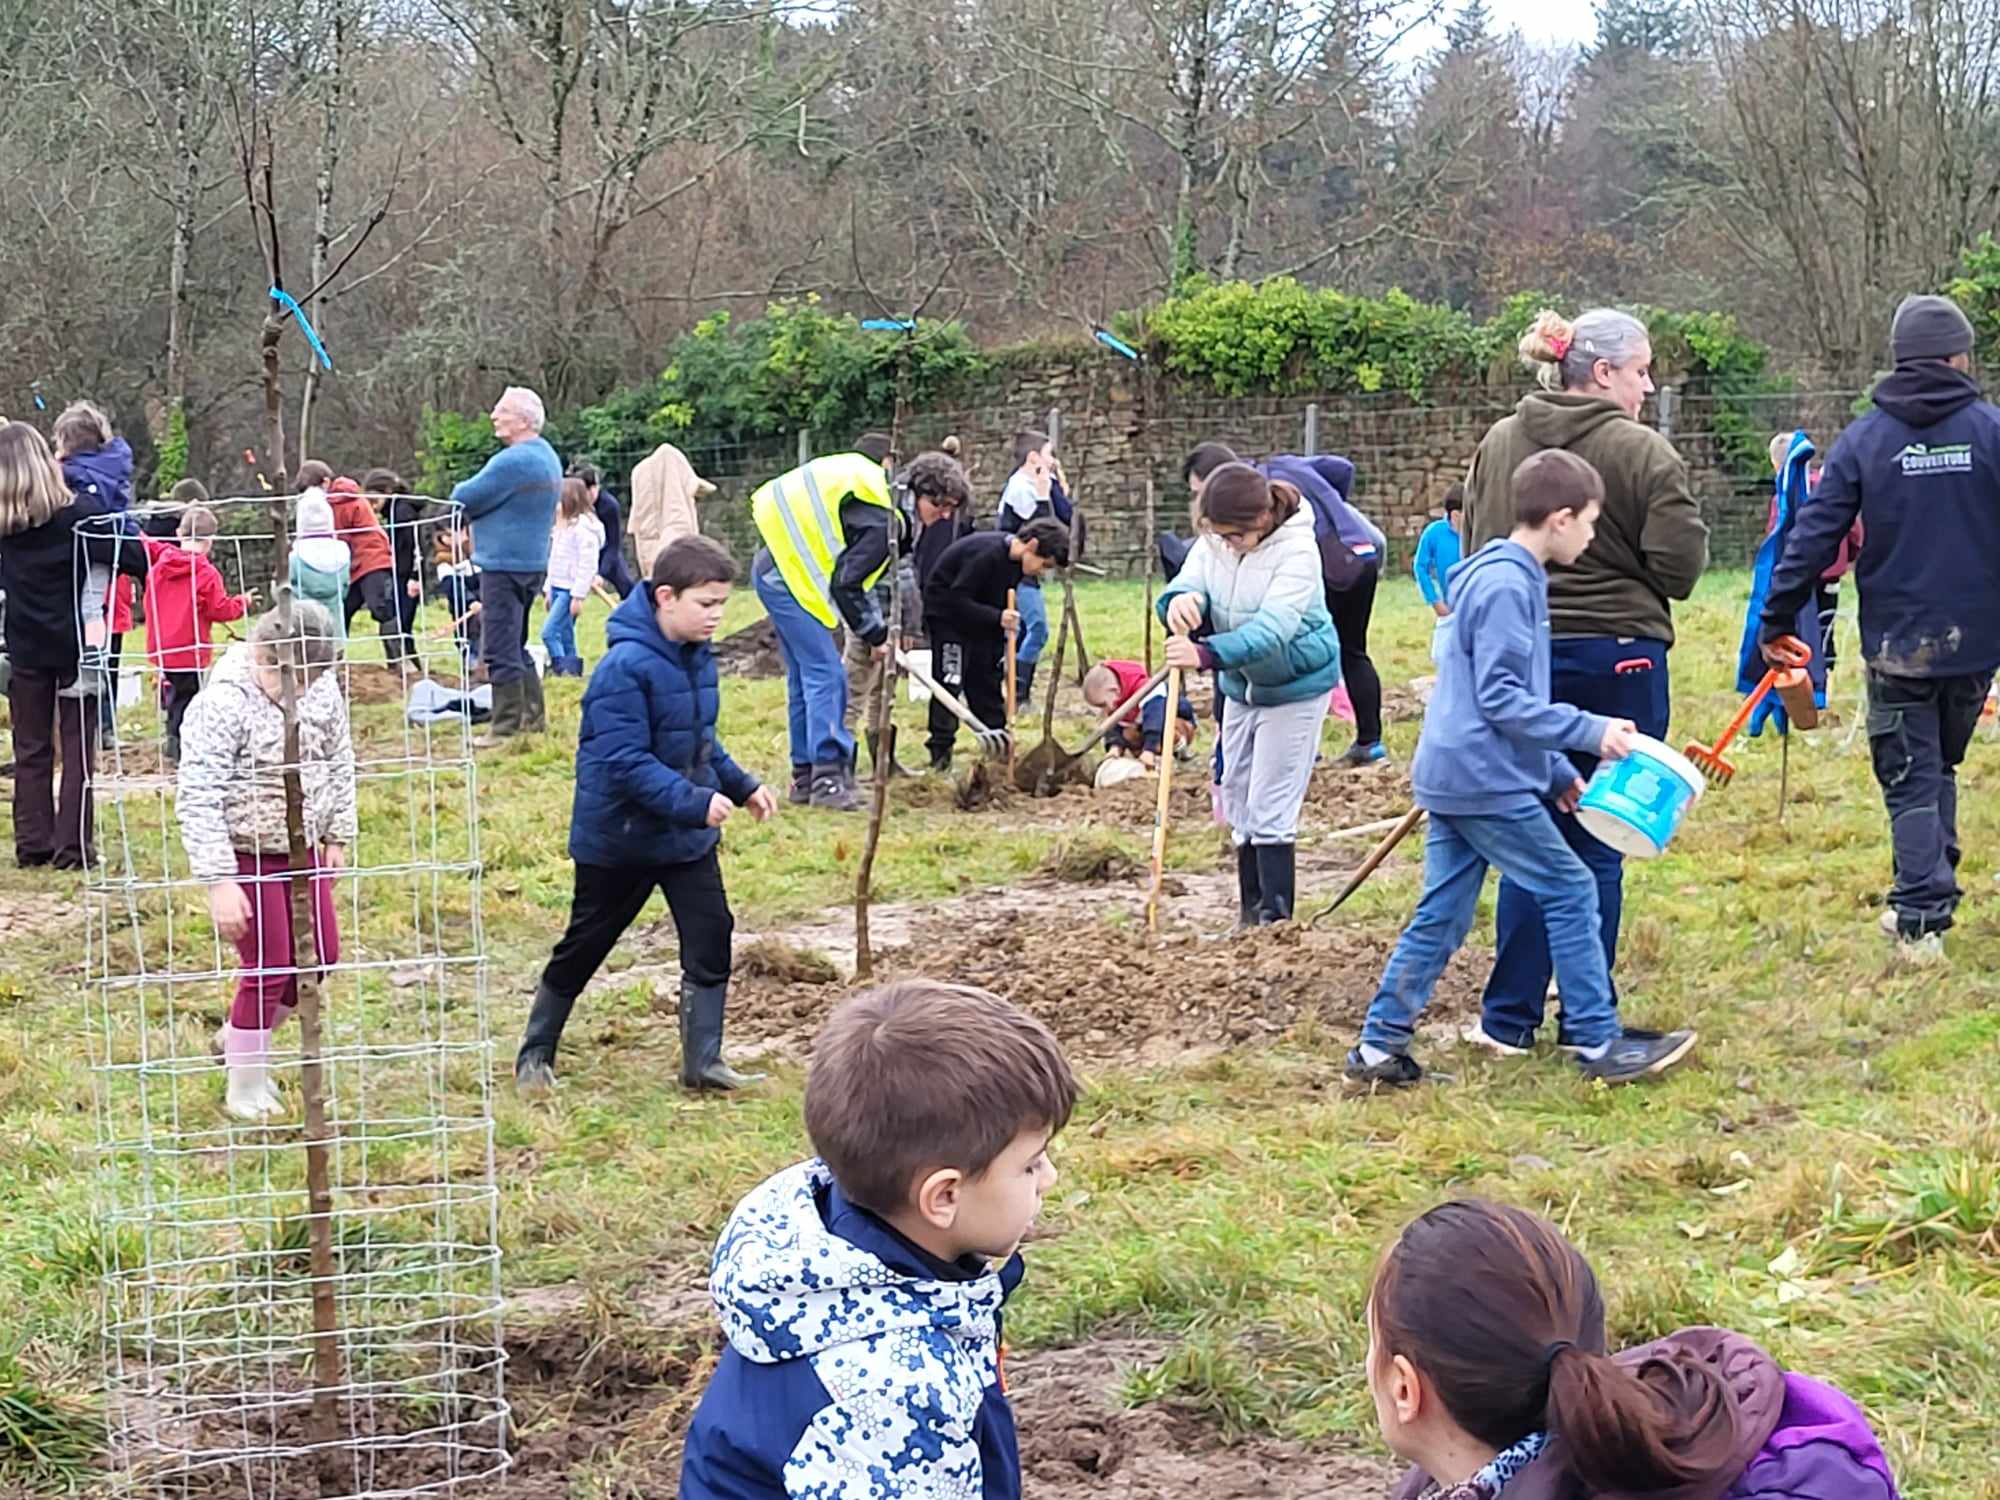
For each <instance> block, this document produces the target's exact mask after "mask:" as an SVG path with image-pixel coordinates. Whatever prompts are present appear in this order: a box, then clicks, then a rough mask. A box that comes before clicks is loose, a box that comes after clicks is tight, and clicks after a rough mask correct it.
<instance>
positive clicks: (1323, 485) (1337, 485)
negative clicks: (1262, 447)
mask: <svg viewBox="0 0 2000 1500" xmlns="http://www.w3.org/2000/svg"><path fill="white" fill-rule="evenodd" d="M1257 467H1258V468H1259V469H1260V470H1261V471H1262V472H1263V475H1264V477H1265V478H1266V479H1279V480H1283V481H1284V482H1285V483H1286V484H1289V485H1290V486H1291V487H1292V488H1293V489H1295V490H1297V491H1298V492H1299V495H1300V496H1301V498H1303V499H1304V500H1305V502H1306V504H1307V505H1309V506H1310V507H1312V514H1313V535H1314V538H1315V540H1317V541H1318V543H1319V554H1320V572H1321V574H1322V575H1323V576H1324V577H1325V579H1326V586H1327V587H1328V588H1330V589H1332V590H1333V591H1334V592H1335V593H1337V594H1339V593H1345V592H1346V591H1347V590H1348V589H1350V588H1352V587H1353V586H1354V585H1355V584H1356V583H1358V582H1360V581H1361V577H1362V575H1363V574H1365V573H1367V572H1368V571H1369V570H1370V569H1379V568H1380V567H1381V566H1382V552H1383V548H1384V547H1385V545H1386V539H1385V538H1384V537H1383V535H1382V533H1381V532H1380V531H1378V530H1377V529H1376V527H1375V523H1374V522H1372V521H1370V520H1369V519H1368V518H1367V517H1366V516H1364V515H1362V514H1361V512H1360V511H1358V510H1356V509H1355V508H1354V504H1353V502H1352V501H1350V500H1349V499H1348V498H1347V494H1348V491H1349V489H1350V488H1352V486H1353V484H1354V465H1353V464H1351V463H1349V462H1348V461H1347V460H1346V459H1344V458H1341V457H1340V456H1339V455H1337V454H1330V453H1323V454H1320V455H1318V456H1316V457H1313V458H1301V457H1299V456H1298V455H1297V454H1294V453H1279V454H1274V455H1273V456H1272V457H1270V458H1267V459H1265V460H1264V462H1263V463H1261V464H1259V465H1258V466H1257Z"/></svg>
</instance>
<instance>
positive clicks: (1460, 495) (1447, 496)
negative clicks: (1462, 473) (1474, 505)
mask: <svg viewBox="0 0 2000 1500" xmlns="http://www.w3.org/2000/svg"><path fill="white" fill-rule="evenodd" d="M1464 509H1465V481H1464V480H1462V479H1454V480H1453V481H1452V482H1451V484H1450V486H1449V487H1448V488H1447V489H1446V490H1445V492H1444V513H1445V514H1446V515H1450V514H1451V513H1452V512H1453V511H1455V510H1464Z"/></svg>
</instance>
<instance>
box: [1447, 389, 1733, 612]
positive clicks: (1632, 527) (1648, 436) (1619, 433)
mask: <svg viewBox="0 0 2000 1500" xmlns="http://www.w3.org/2000/svg"><path fill="white" fill-rule="evenodd" d="M1544 448H1566V449H1568V450H1569V451H1570V452H1571V453H1574V454H1575V455H1576V456H1577V457H1578V458H1581V459H1586V460H1588V461H1589V462H1590V463H1591V464H1592V465H1593V466H1595V468H1596V469H1597V472H1598V473H1599V474H1601V475H1603V476H1604V510H1603V514H1601V515H1600V516H1599V517H1598V520H1597V537H1596V539H1595V540H1594V541H1592V542H1591V544H1590V549H1589V550H1588V551H1587V552H1585V553H1584V554H1583V556H1582V557H1579V558H1578V559H1577V560H1576V561H1575V562H1574V563H1572V564H1570V565H1569V566H1568V567H1566V568H1565V567H1556V566H1551V567H1550V568H1549V630H1550V634H1552V635H1557V636H1565V635H1568V636H1621V637H1622V636H1634V637H1646V638H1649V639H1652V640H1660V641H1665V642H1666V643H1667V644H1668V645H1672V644H1673V639H1674V617H1673V610H1672V607H1671V605H1670V604H1669V602H1668V601H1670V600H1673V599H1685V598H1687V596H1688V595H1689V594H1691V593H1693V592H1694V586H1695V581H1696V580H1697V579H1699V578H1700V577H1701V570H1702V569H1703V568H1704V567H1706V566H1707V565H1708V528H1707V527H1706V526H1704V525H1703V524H1702V520H1701V510H1700V507H1698V506H1697V505H1696V504H1695V499H1694V496H1693V495H1692V494H1691V493H1689V491H1688V481H1687V465H1685V464H1684V463H1682V462H1681V456H1680V455H1679V454H1678V453H1676V452H1674V445H1673V444H1672V443H1670V442H1668V441H1667V440H1666V439H1665V438H1663V437H1661V436H1660V434H1659V433H1657V432H1655V431H1653V429H1652V428H1650V427H1645V426H1642V425H1641V424H1640V423H1638V422H1636V421H1634V420H1633V419H1632V418H1631V417H1629V416H1627V415H1626V414H1625V410H1624V408H1623V407H1621V406H1619V405H1617V404H1616V403H1615V402H1611V401H1607V400H1605V399H1604V398H1603V397H1601V396H1586V395H1580V394H1577V393H1576V392H1573V391H1536V392H1534V393H1533V394H1532V395H1528V396H1524V397H1522V398H1521V404H1520V405H1519V406H1517V407H1516V408H1515V409H1514V415H1513V416H1511V417H1502V418H1501V419H1500V420H1499V421H1498V422H1495V423H1494V424H1493V426H1492V428H1491V429H1490V430H1489V431H1488V432H1487V434H1486V436H1485V437H1484V438H1482V439H1480V442H1479V450H1478V452H1476V453H1475V454H1473V456H1472V468H1471V470H1470V471H1469V472H1468V473H1467V474H1466V477H1465V520H1464V526H1465V555H1466V556H1467V557H1470V556H1472V554H1473V553H1475V552H1477V551H1478V550H1479V549H1480V548H1481V547H1483V546H1485V545H1486V544H1487V543H1488V542H1490V541H1492V540H1493V539H1494V538H1495V537H1502V536H1506V535H1507V534H1508V533H1509V532H1511V531H1512V530H1513V529H1514V501H1513V496H1512V495H1511V493H1510V492H1509V482H1510V481H1511V480H1512V478H1513V475H1514V470H1515V469H1516V468H1517V467H1518V466H1519V465H1520V463H1521V460H1522V459H1524V458H1527V457H1528V456H1529V455H1530V454H1533V453H1538V452H1540V451H1541V450H1542V449H1544Z"/></svg>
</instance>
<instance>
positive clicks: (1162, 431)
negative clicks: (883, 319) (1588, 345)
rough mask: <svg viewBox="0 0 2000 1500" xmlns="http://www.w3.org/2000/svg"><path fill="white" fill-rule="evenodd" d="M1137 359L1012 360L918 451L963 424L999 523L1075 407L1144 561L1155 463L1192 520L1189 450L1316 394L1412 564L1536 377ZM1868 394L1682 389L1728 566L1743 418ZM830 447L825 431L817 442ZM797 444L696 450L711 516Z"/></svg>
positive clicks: (1114, 563) (1747, 518)
mask: <svg viewBox="0 0 2000 1500" xmlns="http://www.w3.org/2000/svg"><path fill="white" fill-rule="evenodd" d="M1133 373H1134V372H1133V370H1132V368H1131V367H1130V366H1129V365H1124V364H1121V363H1120V362H1118V361H1115V360H1113V359H1110V358H1109V357H1101V358H1092V359H1087V360H1073V359H1068V358H1064V357H1060V356H1058V357H1052V358H1049V359H1046V360H1043V361H1041V362H1038V363H1037V364H1035V365H1033V366H1030V367H1025V368H1014V369H1011V370H1009V371H1007V372H1006V373H1005V374H1004V376H1003V377H1002V381H1001V384H1000V388H999V390H998V392H997V399H994V400H992V401H991V402H989V403H988V404H985V405H982V406H980V407H977V408H973V409H967V410H956V411H928V412H920V413H917V414H914V415H913V416H912V418H911V420H910V433H909V440H908V442H907V443H906V445H905V446H906V450H907V451H910V452H915V451H916V450H917V449H919V448H927V447H936V446H937V445H939V444H940V443H941V442H942V441H943V440H944V438H945V436H946V435H947V434H955V435H956V436H957V437H958V439H959V442H960V447H961V458H962V459H963V461H964V462H965V464H966V467H967V469H968V470H969V471H970V474H971V478H972V483H973V492H974V494H975V496H976V497H977V506H978V512H979V515H980V517H981V519H982V522H987V523H990V521H991V518H992V516H993V515H994V513H995V511H996V510H997V509H998V505H999V496H1000V489H1001V486H1002V485H1003V484H1004V483H1005V482H1006V478H1007V474H1008V472H1009V470H1010V468H1011V466H1012V448H1013V437H1014V434H1015V432H1016V431H1018V430H1019V429H1020V428H1022V427H1025V426H1035V427H1043V426H1046V425H1047V423H1048V419H1049V413H1050V411H1051V409H1053V410H1054V411H1056V412H1057V413H1058V414H1059V418H1058V419H1059V422H1060V426H1061V442H1060V453H1061V456H1062V459H1063V464H1064V468H1065V470H1066V471H1067V472H1068V474H1069V476H1070V479H1071V481H1072V483H1073V485H1074V488H1075V490H1076V492H1077V495H1078V498H1079V500H1080V501H1081V503H1082V505H1083V507H1084V513H1085V516H1086V519H1087V522H1088V525H1089V528H1090V533H1089V548H1088V560H1089V561H1091V562H1093V563H1095V564H1097V565H1098V566H1100V567H1104V568H1106V569H1108V570H1109V571H1111V572H1114V573H1136V572H1138V571H1139V570H1140V568H1141V566H1142V559H1143V558H1144V556H1145V553H1146V550H1147V527H1146V479H1147V476H1148V475H1149V474H1150V475H1151V477H1152V479H1153V486H1154V508H1155V514H1156V523H1155V527H1154V529H1155V530H1156V531H1167V530H1177V529H1178V530H1185V529H1186V526H1187V505H1188V493H1187V487H1186V485H1185V484H1184V483H1183V482H1182V480H1181V461H1182V459H1183V457H1184V456H1185V455H1186V453H1187V451H1188V450H1189V449H1190V448H1192V447H1193V446H1194V445H1195V444H1196V443H1199V442H1204V441H1210V440H1214V441H1220V442H1225V443H1228V444H1230V445H1231V446H1232V447H1234V448H1236V449H1238V451H1240V452H1242V453H1245V454H1246V455H1263V454H1269V453H1280V452H1292V453H1299V452H1305V451H1308V450H1307V443H1308V435H1307V428H1308V420H1309V409H1310V408H1313V407H1315V406H1316V407H1317V411H1316V413H1315V414H1313V417H1312V427H1313V430H1314V433H1315V435H1316V448H1315V449H1314V450H1313V451H1318V452H1326V453H1341V454H1344V455H1346V456H1347V457H1348V458H1350V459H1352V460H1353V462H1354V464H1355V468H1356V482H1355V492H1354V495H1353V499H1354V501H1355V503H1356V504H1357V505H1359V506H1360V507H1361V508H1362V510H1364V511H1365V512H1366V513H1367V514H1368V515H1369V516H1370V517H1371V518H1372V519H1373V520H1374V521H1375V522H1376V524H1377V525H1379V526H1381V528H1382V529H1383V531H1384V532H1386V533H1387V534H1388V536H1389V539H1390V553H1391V563H1392V565H1393V566H1407V565H1408V561H1409V558H1410V555H1411V552H1412V550H1413V549H1414V546H1415V541H1414V539H1415V537H1416V535H1417V533H1418V532H1420V531H1421V530H1422V529H1423V527H1424V525H1425V524H1426V523H1427V522H1428V521H1429V520H1430V519H1432V518H1433V517H1434V516H1435V515H1436V514H1438V513H1439V512H1438V506H1439V505H1440V503H1441V502H1442V499H1443V496H1444V492H1445V490H1446V488H1447V487H1448V486H1449V485H1450V484H1451V483H1452V481H1453V480H1455V479H1457V478H1459V477H1461V476H1462V475H1463V473H1464V471H1465V466H1466V463H1467V462H1468V461H1469V459H1470V458H1471V456H1472V452H1473V449H1474V448H1475V447H1476V446H1477V445H1478V442H1479V439H1480V437H1481V435H1482V434H1483V433H1484V432H1485V431H1486V429H1487V428H1488V427H1489V426H1491V425H1492V424H1493V422H1495V421H1496V420H1498V419H1499V418H1500V417H1502V416H1505V415H1506V414H1507V413H1508V412H1509V411H1511V410H1513V408H1514V405H1515V403H1516V402H1517V401H1518V400H1519V399H1520V397H1521V396H1522V395H1523V394H1524V393H1525V392H1526V391H1527V390H1528V388H1529V387H1528V385H1527V383H1526V382H1525V380H1523V381H1522V382H1520V383H1517V384H1510V385H1494V386H1475V387H1467V388H1461V389H1457V390H1449V391H1441V392H1438V393H1435V394H1434V395H1433V396H1431V397H1429V398H1427V399H1426V400H1424V401H1423V402H1413V401H1411V400H1410V399H1409V398H1408V397H1406V396H1403V395H1400V394H1381V395H1373V396H1355V395H1351V394H1344V395H1334V396H1325V397H1321V398H1318V399H1317V401H1316V400H1315V398H1313V397H1312V396H1309V395H1301V396H1286V397H1269V396H1255V397H1243V398H1239V399H1221V398H1217V397H1215V396H1213V395H1207V394H1201V393H1193V392H1189V391H1185V390H1179V389H1175V388H1174V387H1173V386H1171V385H1170V384H1168V383H1165V382H1162V384H1161V386H1160V388H1158V389H1156V390H1154V391H1152V392H1150V393H1148V392H1142V391H1141V390H1140V388H1139V384H1138V382H1137V381H1136V380H1135V379H1134V378H1133ZM1855 397H1856V393H1855V392H1854V391H1851V390H1837V391H1826V392H1811V393H1803V394H1799V395H1788V396H1785V397H1780V398H1771V399H1770V400H1769V401H1767V402H1765V403H1764V404H1763V406H1762V407H1761V408H1759V409H1753V410H1749V411H1746V410H1745V409H1744V408H1743V406H1742V405H1741V403H1737V404H1736V405H1734V406H1733V407H1730V408H1728V409H1727V410H1724V408H1723V406H1722V404H1721V403H1719V402H1718V400H1717V399H1716V398H1714V397H1711V396H1707V395H1704V394H1702V393H1701V392H1699V391H1692V392H1691V391H1678V390H1677V391H1676V392H1675V393H1674V396H1673V398H1672V400H1671V403H1670V407H1669V410H1668V412H1667V414H1666V417H1665V420H1664V425H1665V428H1666V430H1667V431H1668V432H1669V435H1670V436H1671V437H1672V439H1673V441H1674V443H1675V446H1676V447H1677V448H1678V449H1679V450H1680V452H1681V453H1682V455H1683V457H1685V458H1686V459H1687V462H1688V466H1689V479H1690V484H1691V487H1692V488H1693V490H1694V493H1695V495H1696V498H1697V499H1698V500H1699V501H1700V503H1701V506H1702V511H1703V514H1704V516H1705V517H1706V519H1707V520H1708V522H1709V526H1710V529H1711V532H1712V536H1713V541H1712V543H1711V556H1712V558H1713V562H1714V564H1715V565H1716V566H1719V567H1741V566H1745V565H1747V564H1748V562H1749V560H1750V556H1751V554H1752V552H1753V551H1754V550H1755V547H1756V543H1757V540H1758V539H1759V538H1760V537H1761V536H1762V535H1763V531H1764V526H1765V517H1766V512H1767V509H1768V506H1769V500H1770V480H1769V478H1768V476H1767V475H1765V474H1762V473H1759V472H1756V471H1755V470H1754V469H1749V470H1747V471H1746V467H1745V466H1744V465H1743V464H1742V463H1741V462H1740V461H1739V462H1737V463H1734V464H1732V462H1731V459H1730V456H1729V454H1728V453H1727V452H1726V451H1725V446H1726V444H1727V442H1728V439H1727V437H1726V436H1725V433H1726V431H1727V429H1728V427H1729V425H1730V421H1731V419H1733V421H1734V423H1735V425H1736V426H1737V427H1738V428H1749V429H1755V430H1758V431H1761V432H1776V431H1779V430H1786V431H1789V430H1790V429H1791V428H1792V427H1794V426H1796V425H1800V424H1801V423H1803V424H1804V425H1806V426H1807V428H1808V430H1809V431H1811V432H1812V434H1813V437H1814V439H1815V440H1816V441H1818V442H1819V443H1820V445H1821V447H1822V450H1824V449H1825V448H1826V447H1828V446H1830V445H1831V443H1832V440H1833V438H1834V437H1835V436H1836V435H1837V434H1838V432H1839V430H1840V428H1841V427H1842V426H1844V425H1845V423H1846V421H1847V419H1848V415H1849V413H1850V411H1851V409H1852V407H1853V404H1854V401H1855ZM1642 420H1644V421H1647V422H1648V423H1649V424H1653V425H1661V424H1662V416H1661V413H1660V412H1659V410H1658V409H1657V406H1656V405H1654V404H1649V406H1648V408H1647V410H1646V411H1645V412H1644V413H1642ZM1719 422H1720V423H1721V428H1720V429H1719V427H1718V423H1719ZM850 436H851V435H842V440H843V441H845V440H846V438H847V437H850ZM830 446H831V445H815V448H814V451H827V449H828V448H829V447H830ZM1737 446H1738V447H1741V446H1742V443H1741V440H1740V439H1739V440H1738V443H1737ZM796 452H797V449H796V444H795V443H794V442H773V443H759V444H755V445H751V446H749V447H744V448H740V449H731V450H726V451H710V452H706V453H691V454H690V457H691V458H693V459H694V460H695V463H696V466H697V468H699V469H700V470H701V472H702V473H704V474H705V475H707V476H708V477H709V478H711V479H713V480H715V481H716V482H717V484H718V485H719V486H720V491H719V493H718V494H717V495H716V496H715V497H713V498H712V500H711V501H709V502H708V503H707V504H705V506H704V508H703V513H704V521H703V525H704V528H705V529H710V530H712V531H713V532H714V533H715V534H718V535H722V536H725V537H727V538H728V539H730V540H731V541H732V542H733V543H735V544H736V545H738V546H749V545H750V544H751V536H750V531H749V528H748V515H747V503H746V502H747V499H748V496H749V493H750V491H751V490H753V489H754V488H756V486H757V485H759V484H761V483H763V482H764V480H765V479H768V478H769V477H770V476H771V475H772V474H774V473H776V472H779V470H781V469H782V468H785V467H789V465H790V464H791V463H792V462H793V461H794V459H795V457H796Z"/></svg>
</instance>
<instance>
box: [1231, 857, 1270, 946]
mask: <svg viewBox="0 0 2000 1500" xmlns="http://www.w3.org/2000/svg"><path fill="white" fill-rule="evenodd" d="M1263 925H1264V887H1263V884H1262V883H1261V881H1260V880H1259V879H1258V875H1257V846H1256V845H1255V844H1238V845H1237V846H1236V930H1237V931H1238V932H1241V931H1242V930H1243V929H1244V928H1246V927H1261V926H1263Z"/></svg>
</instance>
